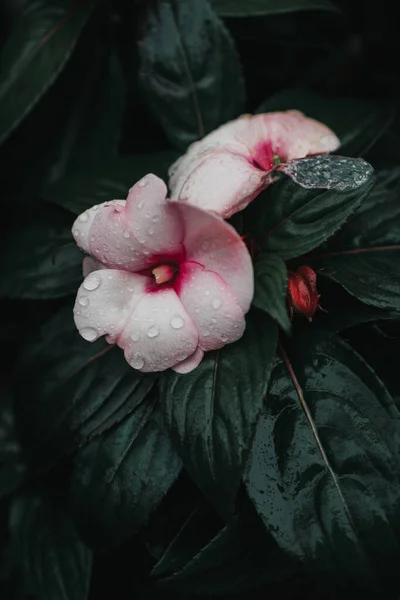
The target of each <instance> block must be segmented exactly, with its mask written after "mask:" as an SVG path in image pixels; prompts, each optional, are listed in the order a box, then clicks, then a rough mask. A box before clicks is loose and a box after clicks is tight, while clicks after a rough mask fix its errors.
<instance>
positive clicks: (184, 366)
mask: <svg viewBox="0 0 400 600" xmlns="http://www.w3.org/2000/svg"><path fill="white" fill-rule="evenodd" d="M203 356H204V352H203V350H202V349H201V348H196V350H195V351H194V352H193V354H191V355H190V356H188V358H186V359H185V360H183V361H182V362H180V363H178V364H177V365H175V366H174V367H172V370H173V371H176V372H177V373H180V374H181V375H184V374H185V373H190V371H193V369H195V368H196V367H198V366H199V364H200V363H201V361H202V358H203Z"/></svg>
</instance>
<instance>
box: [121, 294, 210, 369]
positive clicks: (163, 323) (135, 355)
mask: <svg viewBox="0 0 400 600" xmlns="http://www.w3.org/2000/svg"><path fill="white" fill-rule="evenodd" d="M197 344H198V333H197V330H196V327H195V325H194V324H193V321H192V319H191V318H190V316H189V314H188V313H187V311H186V310H185V308H184V306H183V305H182V302H181V301H180V299H179V298H178V296H177V294H176V292H175V291H174V290H173V289H171V288H167V289H164V290H160V291H156V292H150V293H147V294H145V296H144V297H143V298H142V299H141V300H140V302H138V304H137V305H136V306H135V308H134V310H133V312H132V314H131V316H130V318H129V320H128V323H127V325H126V327H125V329H124V331H123V334H122V335H121V337H120V339H119V340H118V345H119V346H121V348H124V352H125V358H126V360H127V361H128V363H129V364H130V365H131V366H132V367H133V368H134V369H138V370H140V371H144V372H149V371H164V370H165V369H168V368H170V367H173V366H175V365H176V364H178V363H180V362H182V361H184V360H185V359H187V358H188V357H189V356H191V355H192V354H193V353H194V351H195V350H196V348H197Z"/></svg>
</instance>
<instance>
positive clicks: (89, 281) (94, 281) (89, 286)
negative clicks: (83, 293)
mask: <svg viewBox="0 0 400 600" xmlns="http://www.w3.org/2000/svg"><path fill="white" fill-rule="evenodd" d="M99 285H100V277H99V275H97V273H91V274H90V275H88V276H87V277H86V279H85V281H84V282H83V287H84V288H85V290H88V291H90V292H92V291H93V290H96V289H97V288H98V287H99Z"/></svg>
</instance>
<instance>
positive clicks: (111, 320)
mask: <svg viewBox="0 0 400 600" xmlns="http://www.w3.org/2000/svg"><path fill="white" fill-rule="evenodd" d="M147 282H148V278H147V277H144V276H143V275H137V274H136V273H127V272H126V271H117V270H111V269H105V270H100V271H93V272H92V273H90V274H89V275H88V276H87V277H86V279H85V280H84V282H83V283H82V285H81V286H80V288H79V290H78V294H77V297H76V301H75V307H74V319H75V324H76V326H77V328H78V330H79V333H80V334H81V336H82V337H83V338H84V339H85V340H87V341H89V342H94V341H95V340H97V338H98V337H100V336H102V335H108V338H107V341H109V342H110V343H113V342H115V341H117V339H118V336H119V335H120V334H121V332H122V330H123V329H124V327H125V325H126V323H127V321H128V319H129V317H130V315H131V313H132V310H133V309H134V307H135V305H136V304H137V303H138V302H139V300H140V299H141V298H142V297H143V294H144V290H145V287H146V284H147Z"/></svg>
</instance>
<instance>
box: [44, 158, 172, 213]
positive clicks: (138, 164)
mask: <svg viewBox="0 0 400 600" xmlns="http://www.w3.org/2000/svg"><path fill="white" fill-rule="evenodd" d="M176 156H177V155H176V153H175V152H171V151H165V152H157V153H154V154H139V155H137V156H136V155H132V156H126V157H125V156H124V157H121V156H119V157H118V158H107V159H104V160H98V161H93V162H90V163H85V165H84V166H81V167H80V168H78V167H75V168H74V169H73V170H71V171H69V172H67V174H66V175H65V176H64V177H62V178H61V179H59V180H57V181H55V182H54V183H52V184H49V185H46V186H45V188H44V189H43V196H44V197H45V198H46V200H47V201H49V202H52V203H54V204H58V205H60V206H63V207H64V208H68V209H69V210H71V211H72V212H74V213H75V214H80V213H81V212H84V211H85V210H86V209H88V208H90V207H91V206H93V205H94V204H99V203H100V202H107V201H108V200H117V199H125V198H126V196H127V194H128V191H129V189H130V188H131V187H132V186H133V185H134V184H135V183H136V182H137V181H139V179H141V178H142V177H143V176H144V175H147V173H154V174H155V175H158V176H159V177H161V178H162V179H164V180H165V179H166V178H167V172H168V167H169V166H170V165H171V164H172V162H173V161H174V160H175V158H176Z"/></svg>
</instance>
